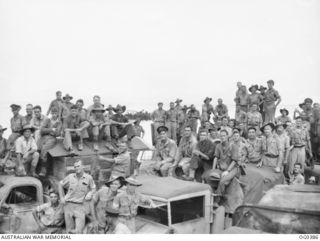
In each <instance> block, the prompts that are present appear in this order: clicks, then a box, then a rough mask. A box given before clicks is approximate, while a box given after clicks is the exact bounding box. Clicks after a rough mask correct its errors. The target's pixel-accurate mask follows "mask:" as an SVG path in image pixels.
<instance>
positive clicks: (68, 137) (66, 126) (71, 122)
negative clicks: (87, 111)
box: [62, 105, 90, 155]
mask: <svg viewBox="0 0 320 241" xmlns="http://www.w3.org/2000/svg"><path fill="white" fill-rule="evenodd" d="M89 125H90V124H89V122H88V121H87V120H86V119H83V118H81V116H80V115H79V112H78V106H76V105H73V106H71V113H70V114H69V115H68V116H67V117H66V118H65V119H64V121H63V127H62V136H64V141H63V144H64V147H65V148H66V150H67V151H69V152H70V154H71V155H72V154H74V150H73V145H72V141H78V140H79V143H78V150H79V151H82V149H83V139H84V138H88V137H89V136H88V132H87V128H88V127H89Z"/></svg>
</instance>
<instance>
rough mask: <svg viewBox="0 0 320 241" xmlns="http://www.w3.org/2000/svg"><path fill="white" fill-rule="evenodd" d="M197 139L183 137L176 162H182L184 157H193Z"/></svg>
mask: <svg viewBox="0 0 320 241" xmlns="http://www.w3.org/2000/svg"><path fill="white" fill-rule="evenodd" d="M196 145H197V139H196V138H195V137H194V136H191V137H190V138H187V137H185V136H184V137H182V138H181V140H180V143H179V148H178V151H177V156H176V158H175V159H176V160H177V161H180V160H181V159H182V158H184V157H192V152H193V150H194V149H195V148H196Z"/></svg>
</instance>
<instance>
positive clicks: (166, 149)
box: [155, 138, 178, 160]
mask: <svg viewBox="0 0 320 241" xmlns="http://www.w3.org/2000/svg"><path fill="white" fill-rule="evenodd" d="M177 149H178V147H177V144H176V142H175V141H174V140H171V139H169V138H167V140H166V142H165V143H163V142H162V141H161V140H158V142H157V144H156V151H155V158H160V160H164V159H167V158H172V160H173V159H174V158H175V156H176V153H177Z"/></svg>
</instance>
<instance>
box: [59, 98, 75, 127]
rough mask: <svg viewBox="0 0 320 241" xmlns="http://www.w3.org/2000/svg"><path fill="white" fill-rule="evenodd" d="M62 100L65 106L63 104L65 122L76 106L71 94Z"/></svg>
mask: <svg viewBox="0 0 320 241" xmlns="http://www.w3.org/2000/svg"><path fill="white" fill-rule="evenodd" d="M62 99H63V104H62V112H61V116H62V117H61V118H62V120H63V121H64V119H66V118H67V117H68V116H69V114H70V112H71V107H72V106H74V104H73V103H72V102H71V100H72V99H73V97H72V96H70V95H69V94H66V95H65V96H64V97H63V98H62Z"/></svg>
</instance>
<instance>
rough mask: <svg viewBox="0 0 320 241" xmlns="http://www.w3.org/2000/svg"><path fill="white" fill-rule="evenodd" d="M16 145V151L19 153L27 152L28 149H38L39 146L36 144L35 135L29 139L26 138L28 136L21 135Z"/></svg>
mask: <svg viewBox="0 0 320 241" xmlns="http://www.w3.org/2000/svg"><path fill="white" fill-rule="evenodd" d="M15 146H16V153H19V154H22V155H24V154H26V153H27V152H28V151H31V150H32V151H37V150H38V147H37V144H36V141H35V140H34V138H33V137H30V138H29V140H26V138H25V137H24V136H20V137H19V138H18V139H17V140H16V142H15Z"/></svg>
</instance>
